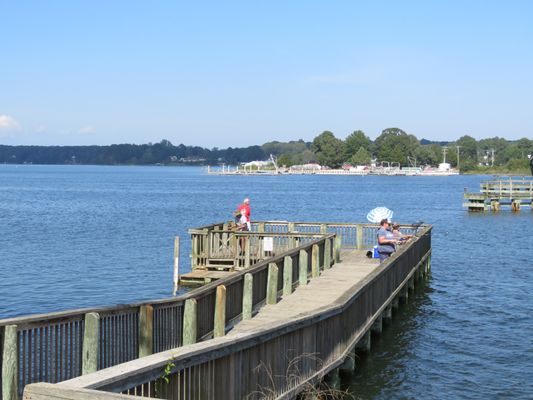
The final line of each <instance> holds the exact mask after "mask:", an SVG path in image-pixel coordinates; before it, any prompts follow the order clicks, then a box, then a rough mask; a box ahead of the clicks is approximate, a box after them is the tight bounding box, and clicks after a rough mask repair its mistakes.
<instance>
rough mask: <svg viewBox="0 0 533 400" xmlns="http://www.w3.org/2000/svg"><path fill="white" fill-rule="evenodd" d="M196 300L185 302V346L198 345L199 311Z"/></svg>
mask: <svg viewBox="0 0 533 400" xmlns="http://www.w3.org/2000/svg"><path fill="white" fill-rule="evenodd" d="M196 309H197V307H196V299H187V300H185V307H184V310H183V345H184V346H185V345H187V344H193V343H196V336H197V329H198V328H197V311H196Z"/></svg>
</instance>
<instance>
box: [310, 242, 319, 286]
mask: <svg viewBox="0 0 533 400" xmlns="http://www.w3.org/2000/svg"><path fill="white" fill-rule="evenodd" d="M319 251H320V249H319V247H318V244H314V245H313V247H312V250H311V277H313V278H318V277H319V276H320V255H319Z"/></svg>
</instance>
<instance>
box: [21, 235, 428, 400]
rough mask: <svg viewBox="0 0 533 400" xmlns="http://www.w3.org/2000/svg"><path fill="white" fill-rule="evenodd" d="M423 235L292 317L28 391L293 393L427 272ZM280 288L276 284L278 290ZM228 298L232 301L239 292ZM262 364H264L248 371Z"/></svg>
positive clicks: (65, 394)
mask: <svg viewBox="0 0 533 400" xmlns="http://www.w3.org/2000/svg"><path fill="white" fill-rule="evenodd" d="M430 233H431V227H430V226H424V227H423V229H422V231H421V232H419V233H418V235H417V237H416V238H415V239H413V240H412V241H411V243H410V244H409V245H407V246H403V247H401V248H400V249H399V250H398V251H397V252H396V253H395V254H394V256H393V257H391V258H390V259H389V260H387V261H386V262H385V263H384V264H382V265H381V266H380V268H376V269H374V270H373V271H372V272H370V274H369V275H368V277H367V278H365V280H364V281H362V282H359V283H355V284H354V285H353V286H352V287H351V288H350V289H349V290H347V291H346V292H344V293H343V294H342V296H341V297H340V298H339V300H338V301H337V302H335V303H333V304H328V305H325V306H324V307H323V308H321V309H319V310H317V311H313V312H306V313H303V314H300V316H298V317H297V318H296V319H294V320H291V321H286V320H280V321H273V322H272V325H271V326H270V327H269V328H268V329H262V330H250V331H247V332H246V333H243V334H241V335H239V336H238V337H219V338H217V339H215V340H213V341H211V342H206V343H202V344H197V345H192V346H189V347H184V348H181V349H174V350H170V351H166V352H162V353H159V354H154V355H152V356H149V357H147V358H145V359H143V360H137V361H132V362H129V363H126V364H123V365H121V366H120V367H113V368H110V369H107V370H105V371H99V372H97V373H94V374H90V375H87V376H84V377H80V378H77V379H73V380H70V381H69V382H65V383H64V384H60V385H54V386H47V385H41V386H39V385H37V386H33V387H30V391H29V393H28V394H29V395H32V396H35V397H31V398H32V399H37V400H39V399H41V398H44V395H51V394H53V395H56V396H58V397H57V398H59V396H61V398H62V399H74V398H76V396H79V395H80V394H86V395H89V394H90V395H93V396H94V398H99V399H107V398H109V399H111V398H120V395H118V394H113V393H107V395H106V393H104V392H116V393H123V394H129V395H134V396H142V397H159V398H172V399H199V398H202V399H208V400H209V399H217V400H218V399H221V400H225V399H237V398H250V399H253V398H278V397H279V398H292V397H294V396H295V395H296V394H298V392H299V391H300V390H301V387H302V385H304V384H306V383H309V382H313V381H315V380H316V379H319V378H320V377H322V376H323V375H324V374H326V373H327V372H328V371H330V370H332V369H333V368H335V367H338V366H339V365H340V364H341V363H342V362H343V360H344V358H345V357H346V356H347V354H348V353H349V351H350V349H352V348H353V346H355V344H357V343H358V342H359V341H360V340H361V338H362V337H363V335H364V334H365V333H366V332H368V330H369V329H370V326H371V325H372V324H373V323H374V322H375V320H376V318H379V317H380V315H381V314H382V313H383V312H384V310H385V309H386V308H387V307H390V306H391V303H392V302H393V301H394V299H396V298H397V297H398V296H399V294H400V293H401V292H402V291H404V290H407V286H408V285H409V284H410V282H411V281H413V280H415V279H418V278H419V277H420V276H421V273H422V272H425V271H427V268H428V265H429V259H430V254H431V234H430ZM285 256H287V255H285ZM294 256H296V253H294ZM291 257H292V255H291ZM279 261H281V260H280V259H278V261H277V262H276V263H277V265H279V264H278V262H279ZM272 268H273V267H272ZM265 269H266V263H263V264H260V265H257V266H256V267H254V268H252V270H251V271H254V272H255V271H257V272H256V275H255V276H257V277H258V278H259V277H260V274H259V271H260V270H262V271H263V270H265ZM241 276H243V275H241ZM265 279H266V278H262V282H263V283H262V285H264V283H265ZM413 285H414V283H413ZM280 287H281V284H280V283H279V282H278V285H277V288H278V290H279V289H280ZM253 289H254V293H255V290H256V289H259V287H258V288H256V286H255V279H254V287H253ZM233 300H236V301H237V303H238V302H239V301H238V300H239V299H238V298H237V299H233ZM226 304H227V303H226ZM305 355H307V356H305ZM261 365H263V366H264V368H265V370H264V371H258V372H257V373H253V370H254V369H255V368H256V367H258V366H261ZM261 389H263V390H264V391H265V392H263V393H261ZM39 396H43V397H39ZM97 396H98V397H97ZM112 396H115V397H112ZM124 398H125V397H124Z"/></svg>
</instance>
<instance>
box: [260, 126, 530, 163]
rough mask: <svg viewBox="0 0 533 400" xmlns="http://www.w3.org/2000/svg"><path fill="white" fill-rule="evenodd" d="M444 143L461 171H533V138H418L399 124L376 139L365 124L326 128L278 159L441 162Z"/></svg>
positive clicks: (351, 161)
mask: <svg viewBox="0 0 533 400" xmlns="http://www.w3.org/2000/svg"><path fill="white" fill-rule="evenodd" d="M265 146H266V145H263V148H265ZM278 146H279V144H278ZM280 148H281V146H280ZM444 148H445V149H446V161H447V162H448V163H450V164H451V165H452V166H453V167H459V168H460V169H461V171H465V172H468V171H475V172H487V173H508V172H509V173H511V172H515V173H528V172H529V159H528V156H529V155H533V140H530V139H527V138H522V139H520V140H515V141H509V140H506V139H503V138H499V137H495V138H489V139H482V140H479V141H476V139H474V138H473V137H471V136H468V135H465V136H462V137H461V138H459V139H458V140H456V141H447V142H442V141H441V142H433V141H429V140H426V139H422V140H418V139H417V137H416V136H414V135H410V134H408V133H406V132H404V131H403V130H401V129H399V128H387V129H384V130H383V131H382V132H381V134H380V135H379V136H378V137H377V138H376V139H375V140H374V141H372V140H370V138H369V137H368V136H366V134H365V133H364V132H363V131H360V130H357V131H354V132H353V133H351V134H350V135H348V137H346V138H345V139H344V140H342V139H339V138H337V137H335V135H334V134H333V133H332V132H330V131H325V132H322V133H321V134H320V135H318V136H316V137H315V138H314V140H313V141H312V142H311V143H309V144H308V145H307V146H306V147H305V149H303V150H301V151H298V152H296V151H294V144H293V145H292V146H291V147H290V148H289V150H286V151H282V152H281V154H279V157H278V164H281V165H287V166H290V165H294V164H300V163H302V162H306V161H309V160H313V161H316V162H318V163H319V164H321V165H326V166H329V167H331V168H339V167H341V166H342V165H343V164H345V163H350V164H353V165H364V164H370V163H371V162H372V161H376V162H378V163H379V162H383V161H385V162H389V163H398V164H399V165H401V166H409V165H414V164H416V165H417V166H423V165H433V166H436V165H438V164H439V163H441V162H442V161H443V149H444Z"/></svg>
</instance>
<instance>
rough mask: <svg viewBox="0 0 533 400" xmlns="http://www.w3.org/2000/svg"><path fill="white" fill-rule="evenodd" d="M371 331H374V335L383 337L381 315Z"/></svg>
mask: <svg viewBox="0 0 533 400" xmlns="http://www.w3.org/2000/svg"><path fill="white" fill-rule="evenodd" d="M370 329H371V330H372V333H375V334H377V335H381V333H382V332H383V318H382V316H381V315H380V316H379V317H377V318H376V320H375V321H374V323H373V324H372V327H371V328H370Z"/></svg>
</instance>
